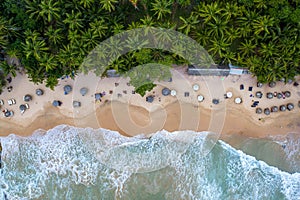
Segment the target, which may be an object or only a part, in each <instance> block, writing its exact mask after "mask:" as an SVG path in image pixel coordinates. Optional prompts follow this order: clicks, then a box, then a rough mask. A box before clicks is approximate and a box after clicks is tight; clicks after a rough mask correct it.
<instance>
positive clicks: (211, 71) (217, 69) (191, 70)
mask: <svg viewBox="0 0 300 200" xmlns="http://www.w3.org/2000/svg"><path fill="white" fill-rule="evenodd" d="M187 73H188V75H193V76H228V75H229V67H228V66H221V65H211V67H209V68H207V67H198V66H196V65H189V66H188V69H187Z"/></svg>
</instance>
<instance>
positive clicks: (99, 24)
mask: <svg viewBox="0 0 300 200" xmlns="http://www.w3.org/2000/svg"><path fill="white" fill-rule="evenodd" d="M90 27H91V31H92V32H93V34H95V35H97V36H98V37H99V38H101V37H103V36H105V35H106V33H107V29H108V26H107V24H106V23H105V19H104V18H100V19H98V20H95V21H94V22H92V23H90Z"/></svg>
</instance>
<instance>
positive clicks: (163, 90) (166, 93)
mask: <svg viewBox="0 0 300 200" xmlns="http://www.w3.org/2000/svg"><path fill="white" fill-rule="evenodd" d="M161 93H162V95H164V96H168V95H169V94H170V93H171V90H170V89H169V88H164V89H162V91H161Z"/></svg>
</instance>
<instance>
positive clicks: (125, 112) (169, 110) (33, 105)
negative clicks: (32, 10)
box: [0, 68, 300, 138]
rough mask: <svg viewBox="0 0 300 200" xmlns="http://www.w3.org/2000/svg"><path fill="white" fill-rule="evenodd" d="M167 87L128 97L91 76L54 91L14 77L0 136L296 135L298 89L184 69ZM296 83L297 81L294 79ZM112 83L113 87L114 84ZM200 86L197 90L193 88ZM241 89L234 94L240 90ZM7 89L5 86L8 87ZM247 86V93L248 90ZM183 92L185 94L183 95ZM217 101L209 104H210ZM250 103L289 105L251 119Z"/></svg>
mask: <svg viewBox="0 0 300 200" xmlns="http://www.w3.org/2000/svg"><path fill="white" fill-rule="evenodd" d="M172 78H173V80H172V82H158V83H156V84H157V87H156V88H155V89H154V90H153V91H151V92H148V93H147V94H146V95H145V96H144V97H141V96H140V95H139V94H133V92H132V91H133V90H134V88H133V87H132V86H130V85H129V84H128V82H129V80H128V79H125V78H122V77H121V78H104V79H100V78H98V77H96V76H95V75H94V74H92V73H90V74H88V75H83V74H79V75H78V76H77V77H76V78H75V79H74V80H72V79H70V78H65V79H62V80H60V81H59V84H58V86H57V87H56V88H55V90H54V91H52V90H50V89H49V88H46V87H45V86H44V85H34V84H33V83H31V82H29V80H28V78H27V77H26V76H25V75H20V74H18V75H17V77H15V78H13V80H12V83H11V84H10V85H11V86H12V87H13V90H12V91H11V92H8V91H7V90H6V89H5V90H4V92H3V93H2V94H1V95H0V99H2V100H3V101H4V102H5V104H4V105H3V106H2V107H1V110H3V109H8V110H13V111H14V116H13V117H10V118H5V117H4V116H3V115H1V116H0V135H1V136H6V135H9V134H12V133H13V134H17V135H20V136H28V135H30V134H32V133H33V132H34V131H35V130H37V129H44V130H48V129H50V128H53V127H55V126H57V125H60V124H68V125H73V126H77V127H92V128H106V129H111V130H117V131H119V132H120V133H122V134H124V135H128V136H134V135H137V134H141V133H144V134H151V133H154V132H156V131H158V130H162V129H166V130H168V131H175V130H196V131H206V130H208V131H212V132H217V133H220V134H227V135H228V134H241V135H244V136H247V137H257V138H263V137H268V136H272V135H283V134H288V133H290V132H298V133H299V132H300V121H299V119H300V112H299V111H300V108H299V107H298V101H299V100H300V92H299V91H300V90H299V87H295V86H293V85H292V84H284V83H282V82H277V84H276V86H275V87H274V88H270V87H269V86H268V85H266V84H265V85H263V87H262V88H258V87H257V86H256V83H257V81H256V79H255V78H253V77H252V76H251V75H242V76H233V75H230V76H228V77H217V76H216V77H212V76H210V77H206V76H188V75H187V74H186V72H185V69H184V68H174V69H172ZM296 81H300V77H296ZM116 83H117V84H116ZM67 84H68V85H71V86H72V88H73V90H72V92H70V93H69V94H67V95H65V94H64V91H63V87H64V86H65V85H67ZM194 84H197V85H199V86H200V89H199V90H198V91H194V90H193V85H194ZM241 84H243V85H244V90H240V85H241ZM10 85H9V86H10ZM82 87H86V88H88V89H89V91H88V93H87V94H86V95H85V96H82V95H81V94H80V92H79V91H80V88H82ZM164 87H167V88H169V89H174V90H176V91H177V94H176V96H175V97H174V96H170V95H169V96H163V95H162V93H161V90H162V89H163V88H164ZM249 87H253V90H252V91H249V90H248V88H249ZM37 88H40V89H42V90H44V95H42V96H37V95H36V94H35V90H36V89H37ZM287 90H289V91H291V97H289V98H285V99H282V98H281V99H277V98H275V97H274V98H273V99H267V98H266V93H267V92H282V91H287ZM257 91H261V92H262V93H263V94H264V96H263V97H262V98H261V99H258V98H256V97H251V95H252V96H255V92H257ZM98 92H105V94H106V95H105V96H103V98H102V100H101V102H100V101H95V97H94V94H95V93H98ZM185 92H188V93H189V95H188V96H187V95H185ZM226 92H232V94H233V97H232V98H229V99H225V98H224V94H225V93H226ZM25 94H30V95H31V96H32V97H33V99H32V101H30V102H28V104H29V107H30V108H29V109H28V110H26V111H25V112H24V113H23V114H21V112H20V110H19V106H20V104H24V103H25V102H24V101H23V96H24V95H25ZM149 95H154V101H153V102H152V103H149V102H146V100H145V99H146V96H149ZM198 95H203V96H204V101H203V102H198V101H197V96H198ZM236 97H240V98H241V99H242V103H241V104H235V103H234V98H236ZM11 98H14V99H15V100H16V104H15V105H11V106H9V105H8V104H7V100H8V99H11ZM214 98H215V99H219V101H220V103H219V104H217V105H215V104H213V103H212V99H214ZM53 100H60V101H62V102H63V104H62V105H61V106H60V107H54V106H53V105H52V101H53ZM73 100H76V101H80V102H81V107H79V108H73V106H72V102H73ZM253 101H259V105H258V107H260V108H262V109H264V108H267V107H268V108H270V107H271V106H280V105H286V104H287V103H293V104H294V105H295V108H294V109H293V110H292V111H285V112H276V113H273V112H272V113H271V114H270V115H268V116H267V115H265V114H256V113H255V109H256V108H253V107H251V105H252V104H253Z"/></svg>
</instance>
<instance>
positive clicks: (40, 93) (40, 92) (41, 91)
mask: <svg viewBox="0 0 300 200" xmlns="http://www.w3.org/2000/svg"><path fill="white" fill-rule="evenodd" d="M35 94H36V95H38V96H42V95H43V94H44V91H43V90H42V89H36V90H35Z"/></svg>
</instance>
